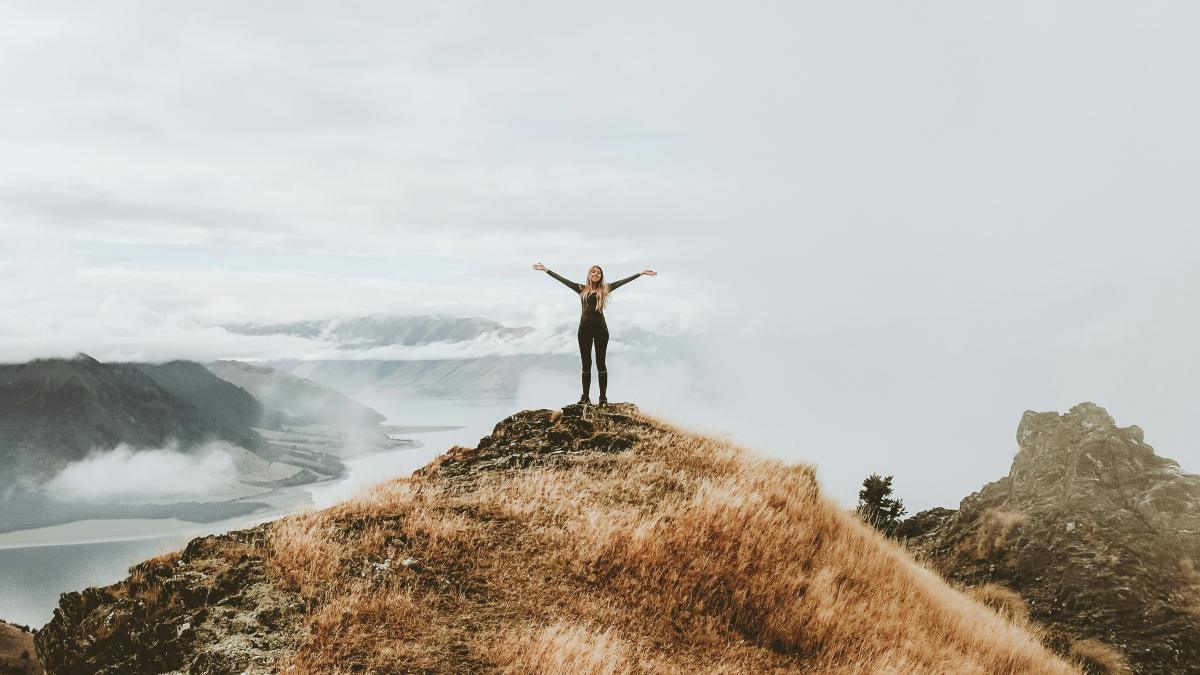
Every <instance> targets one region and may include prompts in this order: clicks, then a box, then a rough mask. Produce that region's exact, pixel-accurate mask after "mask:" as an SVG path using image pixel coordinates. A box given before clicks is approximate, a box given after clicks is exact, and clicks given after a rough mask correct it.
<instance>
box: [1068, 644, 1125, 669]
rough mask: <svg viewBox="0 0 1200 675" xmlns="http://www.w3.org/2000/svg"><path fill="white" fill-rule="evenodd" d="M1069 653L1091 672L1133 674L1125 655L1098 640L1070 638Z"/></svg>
mask: <svg viewBox="0 0 1200 675" xmlns="http://www.w3.org/2000/svg"><path fill="white" fill-rule="evenodd" d="M1069 654H1070V656H1071V658H1072V659H1074V660H1075V661H1076V662H1077V663H1079V665H1080V666H1082V667H1084V668H1086V669H1087V670H1088V671H1089V672H1092V673H1103V675H1133V668H1132V667H1131V666H1130V665H1129V661H1128V660H1127V659H1126V658H1125V655H1124V654H1122V653H1121V652H1120V651H1119V650H1118V649H1116V648H1115V647H1112V646H1110V645H1106V644H1104V643H1103V642H1100V641H1099V640H1072V641H1071V649H1070V652H1069Z"/></svg>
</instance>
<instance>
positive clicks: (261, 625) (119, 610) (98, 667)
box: [36, 526, 304, 675]
mask: <svg viewBox="0 0 1200 675" xmlns="http://www.w3.org/2000/svg"><path fill="white" fill-rule="evenodd" d="M264 532H265V526H260V527H257V528H254V529H251V530H246V531H243V532H233V533H230V534H227V535H223V536H220V537H204V538H201V539H195V540H193V541H192V542H191V543H190V544H188V546H187V548H186V549H185V550H184V551H183V552H182V553H179V554H169V555H166V556H162V557H159V558H155V559H153V560H148V561H146V562H143V563H141V564H139V565H136V566H135V567H133V568H132V569H130V576H129V578H127V579H126V580H124V581H122V582H119V583H117V584H114V585H112V586H107V587H105V588H89V589H87V590H85V591H83V592H82V593H64V594H63V595H62V598H61V600H60V602H59V607H58V608H57V609H56V610H54V618H53V619H51V621H50V623H48V624H46V626H45V627H44V628H42V629H41V630H40V631H38V634H37V638H36V642H37V651H38V654H39V655H40V656H41V659H42V661H43V663H45V666H46V670H47V672H50V673H55V675H75V674H78V675H85V674H87V675H119V674H124V673H189V674H192V675H201V674H211V675H217V674H224V673H263V674H265V673H273V672H276V668H275V667H274V666H275V662H276V660H277V659H278V657H279V655H280V654H281V653H282V651H283V650H284V649H285V648H286V647H287V646H288V645H289V644H290V642H291V640H292V639H293V636H294V633H295V631H294V626H295V624H296V622H297V621H298V619H299V617H300V615H301V614H302V613H303V611H304V604H303V603H302V602H301V601H300V600H299V598H297V597H296V596H295V595H293V594H291V593H288V592H287V591H285V590H283V589H281V588H279V587H278V586H277V585H276V584H274V583H272V582H271V581H270V580H269V577H268V575H267V573H266V571H265V569H264V566H263V560H262V558H261V557H258V556H256V555H253V554H251V553H248V551H253V550H255V547H256V544H258V543H260V542H261V540H262V538H263V536H264Z"/></svg>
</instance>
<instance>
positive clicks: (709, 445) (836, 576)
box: [261, 417, 1078, 675]
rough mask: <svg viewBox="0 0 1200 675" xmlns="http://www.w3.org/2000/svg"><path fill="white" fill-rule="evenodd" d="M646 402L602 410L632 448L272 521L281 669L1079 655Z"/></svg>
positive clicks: (1014, 659)
mask: <svg viewBox="0 0 1200 675" xmlns="http://www.w3.org/2000/svg"><path fill="white" fill-rule="evenodd" d="M640 421H642V422H648V423H650V424H652V425H654V426H653V427H650V428H649V430H646V429H645V428H643V429H639V430H636V431H634V430H631V429H609V431H624V432H626V433H636V434H637V435H638V443H637V445H636V446H635V447H634V448H633V449H631V450H629V451H626V452H622V453H616V454H600V453H583V454H575V455H563V456H559V457H558V458H557V460H556V462H555V464H554V465H553V466H544V467H541V468H528V469H524V470H514V471H503V472H501V471H493V472H486V473H481V474H479V475H476V476H473V477H470V478H468V479H467V480H458V481H449V480H446V479H444V478H442V477H440V476H439V475H438V474H436V473H433V474H426V475H421V476H419V477H415V478H412V479H402V480H397V481H393V482H391V483H388V484H385V485H382V486H379V487H377V488H375V489H372V490H370V491H368V492H366V493H364V494H362V495H361V496H359V497H358V498H357V499H355V500H353V501H351V502H348V503H346V504H342V505H339V506H337V507H334V508H332V509H328V510H325V511H322V512H318V513H309V514H304V515H300V516H295V517H292V518H287V519H284V520H282V521H279V522H278V523H277V524H276V525H274V527H273V529H272V531H271V536H270V537H269V538H268V542H267V543H266V544H265V546H264V547H263V550H262V552H261V553H262V555H263V556H264V558H265V559H266V562H267V568H268V570H270V571H271V572H272V573H273V574H274V575H275V577H276V578H277V579H278V580H279V582H280V583H281V584H283V585H286V586H287V587H289V588H292V589H295V590H297V591H298V592H300V593H301V594H302V596H304V597H305V598H306V599H307V600H308V601H309V603H310V606H311V611H310V612H309V614H308V616H307V627H306V629H305V630H306V632H305V634H304V635H303V637H302V639H301V642H300V644H299V645H298V646H297V647H296V649H295V650H294V652H293V653H291V654H289V656H288V657H287V661H286V662H285V663H281V664H280V669H281V670H284V671H286V672H300V673H331V674H336V673H348V672H372V673H394V672H427V673H443V672H444V673H467V672H502V673H513V674H516V673H564V674H565V673H572V674H574V673H582V674H596V675H601V674H603V675H609V674H612V675H616V674H617V673H622V674H624V673H680V674H683V673H700V672H703V673H730V674H732V673H748V672H755V673H760V672H761V673H770V672H775V673H797V672H819V673H914V672H922V673H956V674H957V673H1071V672H1078V671H1077V670H1076V669H1075V668H1073V667H1072V666H1071V665H1069V664H1067V663H1066V662H1065V661H1063V660H1061V659H1059V658H1057V657H1055V656H1054V655H1053V654H1051V653H1050V652H1048V651H1047V650H1045V649H1044V648H1043V647H1042V646H1041V645H1040V644H1039V643H1038V642H1037V641H1036V640H1035V639H1034V638H1032V637H1031V636H1030V634H1029V633H1028V632H1027V630H1025V628H1023V627H1022V626H1021V625H1018V624H1023V619H1021V618H1020V617H1017V619H1016V620H1017V623H1016V624H1014V623H1013V622H1010V621H1007V620H1005V619H1004V618H1002V617H1001V616H1000V615H998V614H997V613H995V612H993V611H991V610H989V609H987V608H986V607H984V606H982V605H980V604H979V603H977V602H975V601H974V600H972V599H970V598H968V597H966V596H965V595H964V594H962V593H959V592H958V591H956V590H954V589H952V588H951V587H949V586H948V585H947V584H945V583H944V582H943V581H942V580H941V579H940V578H938V577H937V576H936V575H935V574H933V573H932V572H930V571H928V570H926V569H925V568H924V567H922V566H920V565H918V564H916V563H915V562H914V561H913V559H912V558H911V557H910V556H909V554H908V553H907V552H905V551H904V550H903V549H901V548H899V547H898V546H896V545H895V544H894V543H893V542H891V541H889V540H888V539H886V538H885V537H883V536H882V535H880V534H879V533H877V532H876V531H874V530H873V529H871V528H869V527H866V526H864V525H863V524H862V523H861V522H859V521H858V520H857V519H856V518H854V517H853V516H852V515H849V514H847V513H845V512H843V511H842V510H841V509H840V508H838V507H837V506H836V505H834V504H832V503H830V502H828V501H826V500H825V499H824V498H823V497H822V496H821V495H820V493H819V490H818V487H817V483H816V480H815V478H814V474H813V471H812V469H811V468H809V467H807V466H794V465H787V464H783V463H780V462H774V461H767V460H763V459H758V458H756V457H754V456H752V455H750V454H749V453H747V452H745V451H743V450H742V449H741V448H739V447H737V446H735V445H733V444H732V443H730V442H727V441H724V440H717V439H712V438H706V437H702V436H698V435H694V434H690V433H686V432H684V431H681V430H678V429H675V428H672V427H670V426H669V425H666V424H665V423H662V422H661V421H659V420H654V419H653V418H649V417H642V418H641V419H640ZM612 424H615V422H614V423H612ZM460 452H469V451H462V450H460ZM993 595H999V593H998V592H994V593H993Z"/></svg>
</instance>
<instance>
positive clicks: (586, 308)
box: [546, 269, 642, 320]
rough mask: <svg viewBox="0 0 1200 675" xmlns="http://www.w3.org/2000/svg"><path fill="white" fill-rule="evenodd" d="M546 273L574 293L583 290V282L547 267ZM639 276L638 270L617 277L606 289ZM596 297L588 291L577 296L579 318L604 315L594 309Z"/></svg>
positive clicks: (618, 286) (619, 285)
mask: <svg viewBox="0 0 1200 675" xmlns="http://www.w3.org/2000/svg"><path fill="white" fill-rule="evenodd" d="M546 274H549V275H550V276H552V277H554V278H555V279H558V280H559V281H560V282H562V285H563V286H566V287H567V288H569V289H571V290H572V291H575V292H576V293H582V292H583V284H580V283H576V282H574V281H571V280H570V279H567V278H566V277H564V276H562V275H560V274H558V273H556V272H553V271H551V270H549V269H547V270H546ZM640 276H642V273H641V272H638V273H637V274H631V275H630V276H627V277H625V278H624V279H618V280H616V281H614V282H612V283H611V284H609V285H608V290H609V291H615V290H617V289H618V288H620V287H622V286H624V285H625V284H627V283H629V282H631V281H633V280H634V279H636V278H638V277H640ZM597 299H598V298H597V297H596V294H595V293H588V294H587V295H580V296H579V303H580V305H581V307H582V309H583V316H582V317H580V319H581V320H582V319H588V318H591V317H592V316H600V317H603V316H604V314H603V312H601V311H597V310H596V301H597Z"/></svg>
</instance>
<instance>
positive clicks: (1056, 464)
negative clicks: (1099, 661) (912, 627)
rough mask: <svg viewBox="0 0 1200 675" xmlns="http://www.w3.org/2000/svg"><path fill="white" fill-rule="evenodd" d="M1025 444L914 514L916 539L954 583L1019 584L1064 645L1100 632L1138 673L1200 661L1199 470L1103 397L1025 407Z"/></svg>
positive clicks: (1196, 668) (1196, 666) (1177, 669)
mask: <svg viewBox="0 0 1200 675" xmlns="http://www.w3.org/2000/svg"><path fill="white" fill-rule="evenodd" d="M1017 443H1018V445H1019V448H1020V449H1019V451H1018V452H1017V455H1016V457H1015V458H1014V459H1013V464H1012V468H1011V470H1010V471H1009V474H1008V475H1007V476H1005V477H1004V478H1001V479H1000V480H998V481H996V482H994V483H989V484H988V485H986V486H984V487H983V488H982V489H981V490H980V491H979V492H976V493H974V494H972V495H970V496H968V497H966V498H965V499H963V501H962V503H961V504H960V508H959V510H958V511H957V512H954V513H951V514H949V515H947V514H945V513H938V514H936V517H931V514H928V513H924V514H917V515H916V516H914V517H913V519H910V520H912V521H915V523H916V524H919V525H921V527H917V526H916V525H914V526H913V528H912V534H913V535H915V536H913V538H912V539H911V540H910V544H911V545H912V546H913V547H914V548H916V549H917V550H918V551H920V552H922V553H923V554H924V555H925V556H926V557H927V558H928V559H929V560H930V561H931V563H932V564H933V566H934V567H936V568H937V569H939V571H941V572H942V573H943V574H944V575H946V576H947V577H948V578H950V579H952V580H955V581H959V582H962V583H966V584H969V585H976V584H982V583H987V582H993V583H999V584H1002V585H1004V586H1008V587H1009V588H1012V589H1013V590H1015V591H1017V592H1018V593H1020V594H1021V596H1022V598H1023V599H1024V600H1025V601H1026V602H1027V603H1028V605H1029V609H1030V614H1031V616H1032V618H1034V619H1035V620H1037V621H1039V622H1041V623H1043V624H1045V625H1046V626H1047V627H1048V628H1049V629H1050V638H1051V641H1052V643H1053V644H1054V645H1055V646H1056V647H1059V648H1061V649H1062V650H1064V651H1065V650H1066V648H1067V645H1068V643H1069V641H1071V640H1076V639H1083V638H1092V639H1097V640H1101V641H1103V642H1106V643H1108V644H1110V645H1113V646H1115V647H1117V648H1118V649H1120V650H1122V651H1123V652H1125V654H1126V655H1127V656H1128V657H1129V660H1130V662H1131V663H1132V664H1133V666H1134V668H1135V669H1136V670H1137V671H1138V672H1144V673H1186V672H1192V673H1195V672H1200V576H1198V575H1197V573H1196V572H1195V569H1196V568H1197V567H1200V476H1195V475H1191V474H1188V473H1185V472H1184V471H1183V470H1182V469H1180V467H1179V465H1178V464H1177V463H1176V462H1174V461H1172V460H1170V459H1167V458H1164V457H1160V456H1158V455H1157V454H1155V452H1154V449H1153V448H1152V447H1150V446H1149V445H1147V444H1146V443H1145V441H1144V434H1143V432H1142V430H1141V429H1140V428H1139V427H1136V426H1130V427H1119V426H1117V425H1116V423H1115V421H1114V420H1113V418H1112V417H1111V416H1109V414H1108V413H1107V412H1106V411H1105V410H1104V409H1103V408H1101V407H1099V406H1097V405H1095V404H1093V403H1081V404H1079V405H1077V406H1075V407H1073V408H1071V410H1070V411H1068V412H1067V413H1065V414H1062V415H1059V414H1058V413H1054V412H1032V411H1030V412H1026V413H1025V414H1024V416H1023V417H1022V418H1021V422H1020V425H1019V426H1018V428H1017ZM921 531H923V533H920V532H921Z"/></svg>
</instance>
